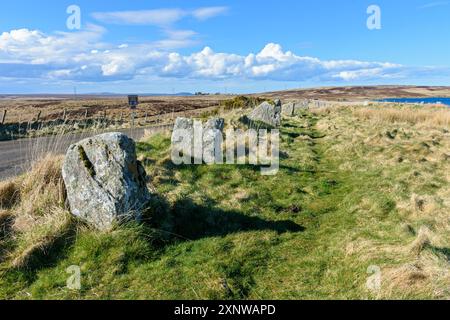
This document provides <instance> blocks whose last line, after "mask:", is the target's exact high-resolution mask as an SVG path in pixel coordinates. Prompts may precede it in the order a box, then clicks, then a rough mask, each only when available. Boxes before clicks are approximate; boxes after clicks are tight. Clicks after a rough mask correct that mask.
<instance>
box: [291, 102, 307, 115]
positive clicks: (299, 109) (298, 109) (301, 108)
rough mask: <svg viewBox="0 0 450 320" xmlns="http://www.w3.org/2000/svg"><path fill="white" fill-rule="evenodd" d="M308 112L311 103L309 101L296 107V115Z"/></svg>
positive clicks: (299, 103)
mask: <svg viewBox="0 0 450 320" xmlns="http://www.w3.org/2000/svg"><path fill="white" fill-rule="evenodd" d="M308 110H309V102H308V101H302V102H297V103H295V105H294V114H298V113H301V112H303V111H308Z"/></svg>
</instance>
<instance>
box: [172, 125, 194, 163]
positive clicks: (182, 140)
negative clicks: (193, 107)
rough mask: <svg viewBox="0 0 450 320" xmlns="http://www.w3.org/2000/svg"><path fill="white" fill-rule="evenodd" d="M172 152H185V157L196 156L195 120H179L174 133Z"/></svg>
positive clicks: (174, 127)
mask: <svg viewBox="0 0 450 320" xmlns="http://www.w3.org/2000/svg"><path fill="white" fill-rule="evenodd" d="M172 149H173V150H172V151H173V152H174V153H176V152H183V153H186V154H184V156H185V157H189V158H191V157H192V156H193V155H194V120H192V119H188V118H177V119H176V120H175V125H174V126H173V131H172Z"/></svg>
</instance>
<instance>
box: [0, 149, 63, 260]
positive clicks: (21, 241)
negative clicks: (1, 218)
mask: <svg viewBox="0 0 450 320" xmlns="http://www.w3.org/2000/svg"><path fill="white" fill-rule="evenodd" d="M62 160H63V157H61V156H54V155H47V156H45V157H44V158H43V159H42V160H40V161H38V162H36V163H35V164H34V165H33V167H32V170H31V171H30V172H29V173H27V174H25V175H24V176H21V177H18V178H16V179H13V180H10V181H8V182H5V183H3V184H2V185H1V186H0V199H1V201H2V203H4V204H6V205H7V206H8V208H9V210H8V211H7V212H6V211H5V213H4V214H5V215H6V214H7V215H8V216H10V217H12V220H13V221H12V228H11V229H12V234H11V235H10V237H11V238H12V239H13V240H14V246H13V248H12V249H11V250H10V252H9V254H8V256H9V259H10V260H11V265H12V266H13V267H25V266H26V265H27V262H28V261H29V259H30V258H31V257H32V256H33V254H35V253H36V252H41V253H45V250H46V249H48V248H49V247H51V246H52V244H53V243H54V242H55V241H56V240H57V239H59V238H60V237H61V236H62V235H64V234H66V233H67V232H68V230H69V229H70V226H71V221H72V220H71V217H70V214H69V213H68V212H67V210H66V209H65V191H64V190H65V188H64V182H63V179H62V175H61V166H62Z"/></svg>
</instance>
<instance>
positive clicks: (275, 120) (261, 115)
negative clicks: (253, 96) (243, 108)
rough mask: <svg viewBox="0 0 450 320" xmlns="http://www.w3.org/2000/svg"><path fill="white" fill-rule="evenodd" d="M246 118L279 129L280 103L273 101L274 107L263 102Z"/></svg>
mask: <svg viewBox="0 0 450 320" xmlns="http://www.w3.org/2000/svg"><path fill="white" fill-rule="evenodd" d="M248 118H249V119H250V120H251V121H253V122H262V123H265V124H267V125H269V126H272V127H279V126H280V125H281V101H280V100H275V105H272V104H270V103H268V102H263V103H262V104H260V105H259V106H258V107H256V108H255V109H254V110H253V111H252V112H251V113H250V114H249V115H248Z"/></svg>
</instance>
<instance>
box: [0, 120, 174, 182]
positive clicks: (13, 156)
mask: <svg viewBox="0 0 450 320" xmlns="http://www.w3.org/2000/svg"><path fill="white" fill-rule="evenodd" d="M169 128H171V126H168V125H166V126H158V127H149V128H136V129H122V130H108V131H119V132H123V133H125V134H126V135H128V136H129V137H131V138H133V139H135V140H139V139H140V138H142V136H143V135H144V133H145V132H146V131H147V132H148V131H150V132H154V133H156V132H161V131H164V130H167V129H169ZM105 132H107V131H105ZM98 133H99V132H95V133H93V132H90V133H89V132H86V133H76V134H67V135H64V136H48V137H40V138H30V139H20V140H12V141H0V181H1V180H5V179H6V178H9V177H13V176H16V175H18V174H21V173H23V172H24V171H26V170H28V169H29V168H30V165H31V164H32V163H33V161H35V160H37V159H39V157H41V156H42V155H43V154H46V153H49V152H51V153H55V154H64V153H65V152H66V150H67V149H68V148H69V146H70V145H71V144H73V143H75V142H78V141H80V140H82V139H84V138H88V137H90V136H93V135H96V134H98Z"/></svg>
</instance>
